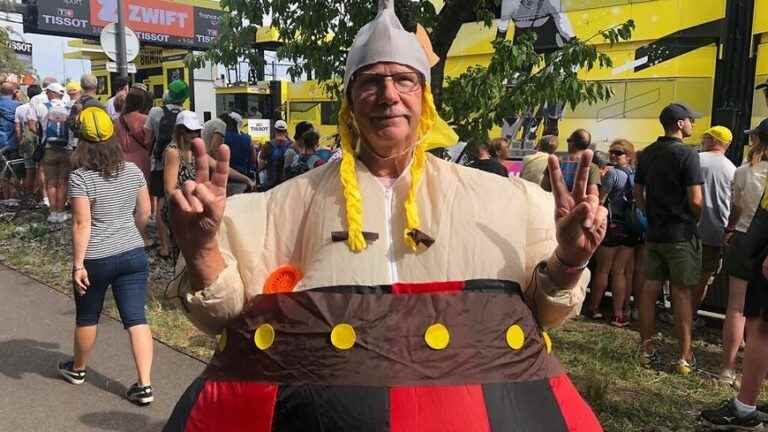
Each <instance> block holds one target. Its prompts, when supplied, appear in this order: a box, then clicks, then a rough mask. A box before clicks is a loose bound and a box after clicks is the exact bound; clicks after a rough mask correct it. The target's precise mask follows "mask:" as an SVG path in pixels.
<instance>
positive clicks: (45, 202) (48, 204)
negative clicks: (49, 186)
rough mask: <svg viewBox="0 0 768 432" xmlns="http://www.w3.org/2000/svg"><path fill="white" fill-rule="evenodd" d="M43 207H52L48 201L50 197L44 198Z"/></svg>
mask: <svg viewBox="0 0 768 432" xmlns="http://www.w3.org/2000/svg"><path fill="white" fill-rule="evenodd" d="M43 205H44V206H46V207H50V206H51V202H50V201H48V197H43Z"/></svg>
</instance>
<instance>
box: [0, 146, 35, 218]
mask: <svg viewBox="0 0 768 432" xmlns="http://www.w3.org/2000/svg"><path fill="white" fill-rule="evenodd" d="M24 172H25V167H24V158H23V157H21V156H20V155H19V153H18V152H17V151H16V150H15V149H7V148H6V149H2V150H0V185H2V188H3V189H5V191H6V192H8V195H9V196H11V197H16V198H6V199H5V200H3V201H0V206H2V207H4V208H14V209H15V212H13V213H14V216H13V217H12V219H15V218H16V216H17V215H18V213H19V212H20V211H21V210H24V209H31V208H35V207H37V201H36V200H35V196H34V194H31V193H29V192H27V191H26V190H25V189H24V176H23V173H24Z"/></svg>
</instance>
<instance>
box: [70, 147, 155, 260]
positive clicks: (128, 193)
mask: <svg viewBox="0 0 768 432" xmlns="http://www.w3.org/2000/svg"><path fill="white" fill-rule="evenodd" d="M146 185H147V183H146V181H145V180H144V175H143V174H142V172H141V170H140V169H139V168H138V167H137V166H136V165H134V164H133V163H131V162H125V163H124V164H123V167H122V168H120V169H119V170H118V173H117V174H116V175H114V176H112V177H102V176H101V175H100V174H99V173H98V172H97V171H92V170H87V169H84V168H79V169H77V170H75V171H72V173H71V174H70V175H69V197H70V199H71V198H75V197H86V198H88V199H90V202H91V239H90V241H89V242H88V248H87V249H86V251H85V259H97V258H105V257H108V256H112V255H117V254H120V253H123V252H126V251H129V250H132V249H136V248H140V247H144V240H143V239H142V238H141V233H139V230H138V228H136V223H135V222H134V219H133V212H134V210H135V209H136V196H137V195H138V193H139V190H140V189H141V188H142V187H145V186H146Z"/></svg>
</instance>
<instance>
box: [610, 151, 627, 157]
mask: <svg viewBox="0 0 768 432" xmlns="http://www.w3.org/2000/svg"><path fill="white" fill-rule="evenodd" d="M608 153H610V154H611V156H616V157H619V156H624V155H625V154H627V153H625V152H624V150H618V149H616V150H610V151H609V152H608Z"/></svg>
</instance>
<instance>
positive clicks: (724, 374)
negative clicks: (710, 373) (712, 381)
mask: <svg viewBox="0 0 768 432" xmlns="http://www.w3.org/2000/svg"><path fill="white" fill-rule="evenodd" d="M717 381H718V382H719V383H720V384H723V385H727V386H729V387H733V388H737V387H738V386H739V384H740V383H739V377H738V376H737V375H736V371H735V370H733V369H723V370H722V371H720V375H718V377H717Z"/></svg>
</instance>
